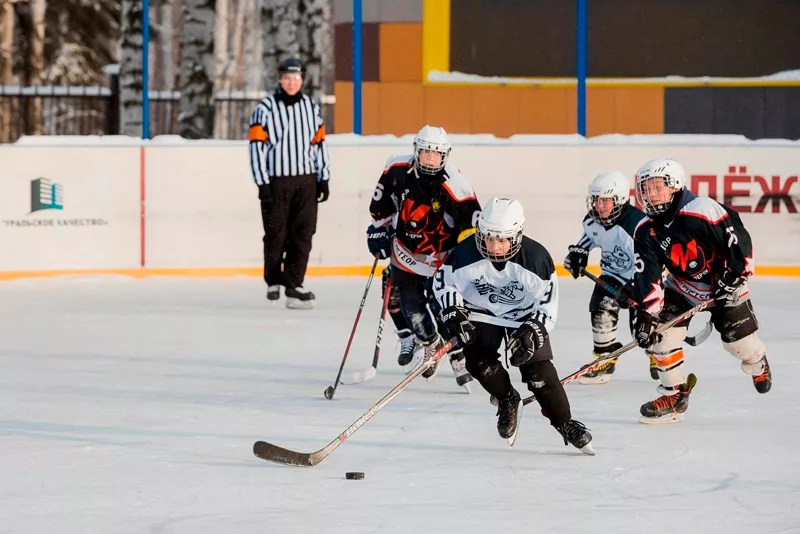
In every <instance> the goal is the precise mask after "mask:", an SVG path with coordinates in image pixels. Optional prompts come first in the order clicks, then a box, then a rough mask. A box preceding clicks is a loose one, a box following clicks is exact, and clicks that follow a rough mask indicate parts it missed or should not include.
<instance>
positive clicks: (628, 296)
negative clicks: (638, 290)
mask: <svg viewBox="0 0 800 534" xmlns="http://www.w3.org/2000/svg"><path fill="white" fill-rule="evenodd" d="M617 302H619V307H620V308H623V309H628V308H630V307H631V306H636V301H635V300H633V280H631V281H630V282H628V283H627V284H625V285H623V286H620V288H619V296H618V297H617Z"/></svg>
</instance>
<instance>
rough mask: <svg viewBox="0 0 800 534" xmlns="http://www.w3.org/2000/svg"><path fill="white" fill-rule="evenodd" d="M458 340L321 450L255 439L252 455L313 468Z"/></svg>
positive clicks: (437, 353) (445, 346)
mask: <svg viewBox="0 0 800 534" xmlns="http://www.w3.org/2000/svg"><path fill="white" fill-rule="evenodd" d="M456 343H457V338H453V339H451V340H450V341H448V342H447V343H445V344H444V345H443V346H442V348H440V349H439V350H438V351H436V354H434V355H433V356H431V358H430V360H428V361H425V362H422V363H421V364H420V365H419V366H417V368H416V369H414V370H413V371H412V372H411V374H409V375H408V376H406V377H405V378H404V379H403V380H402V381H401V382H400V383H399V384H397V385H396V386H395V387H394V388H392V390H391V391H389V393H387V394H386V395H384V396H383V398H381V400H379V401H378V402H376V403H375V404H374V405H373V406H372V408H370V409H369V410H367V411H366V412H364V414H363V415H362V416H361V417H359V418H358V419H356V420H355V421H354V422H353V424H352V425H350V426H349V427H347V428H346V429H345V430H344V432H342V433H341V434H339V436H338V437H337V438H336V439H334V440H333V441H331V442H330V443H328V444H327V445H326V446H325V447H323V448H321V449H320V450H318V451H315V452H310V453H306V452H297V451H291V450H289V449H284V448H283V447H278V446H277V445H273V444H272V443H267V442H266V441H256V442H255V443H254V444H253V454H255V455H256V456H257V457H259V458H261V459H262V460H267V461H269V462H275V463H279V464H284V465H292V466H296V467H314V466H315V465H317V464H318V463H320V462H321V461H322V460H324V459H325V458H327V457H328V456H329V455H330V454H331V453H332V452H333V451H335V450H336V449H337V448H338V447H339V445H341V444H342V443H344V442H345V441H346V440H347V438H349V437H350V436H352V435H353V434H355V432H356V431H357V430H358V429H359V428H361V427H362V426H364V423H366V422H367V421H369V420H370V419H372V418H373V417H375V414H377V413H378V412H379V411H381V409H382V408H383V407H384V406H386V405H387V404H389V401H391V400H392V399H394V398H395V397H396V396H398V395H399V394H400V393H401V392H402V391H403V390H404V389H406V388H407V387H408V385H409V384H410V383H411V382H412V381H413V380H414V379H415V378H417V377H418V376H419V375H421V374H422V373H424V372H425V370H426V369H428V368H430V367H431V366H432V365H435V364H436V362H437V360H439V358H442V357H444V355H445V354H447V353H448V352H449V351H450V350H452V349H453V347H454V346H455V344H456Z"/></svg>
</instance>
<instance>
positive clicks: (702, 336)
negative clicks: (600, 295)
mask: <svg viewBox="0 0 800 534" xmlns="http://www.w3.org/2000/svg"><path fill="white" fill-rule="evenodd" d="M581 274H582V275H583V276H585V277H586V278H588V279H589V280H591V281H592V282H594V283H595V284H597V285H598V286H600V287H602V288H603V289H604V290H606V291H607V292H608V293H611V295H612V296H613V297H614V298H615V299H619V298H620V297H621V296H622V290H621V289H618V288H616V287H614V286H612V285H611V284H609V283H608V282H606V281H605V280H602V279H600V278H598V277H597V276H595V275H593V274H592V273H590V272H589V271H587V270H586V268H585V267H581ZM626 300H627V301H628V305H629V306H630V307H631V308H634V307H636V306H638V305H639V303H638V302H636V301H635V300H633V299H632V298H627V299H626ZM710 335H711V319H710V318H709V320H708V321H707V322H706V324H705V326H703V329H702V330H700V331H699V332H698V333H697V334H695V335H693V336H686V337H685V338H683V340H684V341H685V342H686V343H687V344H689V345H691V346H692V347H696V346H698V345H699V344H701V343H702V342H704V341H705V340H706V339H708V336H710Z"/></svg>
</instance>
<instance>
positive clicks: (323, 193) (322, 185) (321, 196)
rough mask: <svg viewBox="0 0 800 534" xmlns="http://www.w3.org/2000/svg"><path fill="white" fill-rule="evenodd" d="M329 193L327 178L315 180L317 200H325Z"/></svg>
mask: <svg viewBox="0 0 800 534" xmlns="http://www.w3.org/2000/svg"><path fill="white" fill-rule="evenodd" d="M330 195H331V189H330V184H329V183H328V180H317V202H325V201H326V200H328V197H329V196H330Z"/></svg>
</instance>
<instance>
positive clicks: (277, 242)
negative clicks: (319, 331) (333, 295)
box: [249, 58, 330, 309]
mask: <svg viewBox="0 0 800 534" xmlns="http://www.w3.org/2000/svg"><path fill="white" fill-rule="evenodd" d="M278 76H279V85H278V88H277V89H276V90H275V91H274V92H273V93H271V94H269V95H267V97H266V98H264V99H263V100H262V101H261V102H259V103H258V105H257V106H256V109H255V110H254V111H253V115H252V117H251V118H250V134H249V139H250V170H251V172H252V173H253V180H255V182H256V185H258V198H259V199H260V200H261V220H262V222H263V224H264V281H265V282H266V283H267V299H268V300H270V301H273V302H274V301H277V300H278V299H280V295H281V286H284V288H285V293H286V307H287V308H295V309H310V308H313V307H314V294H313V293H312V292H311V291H308V290H306V289H304V288H303V280H304V278H305V275H306V267H307V266H308V256H309V254H310V252H311V238H312V236H313V235H314V232H316V230H317V203H318V202H325V201H326V200H328V195H329V189H328V183H329V179H330V170H329V167H328V160H329V158H328V147H327V145H326V143H325V126H324V125H323V122H322V115H321V113H320V108H319V106H318V105H317V104H315V103H314V102H313V101H312V100H311V98H309V97H308V95H306V94H304V93H303V91H302V87H303V78H304V77H305V67H304V66H303V64H302V63H301V62H300V60H298V59H294V58H292V59H285V60H283V61H282V62H281V63H280V65H278Z"/></svg>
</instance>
